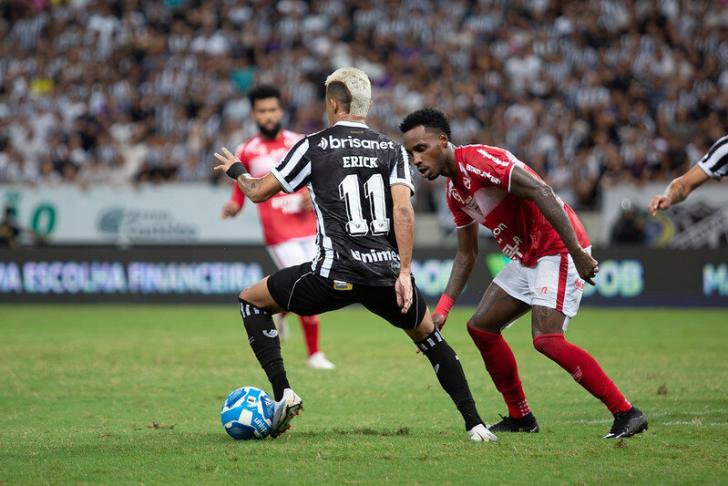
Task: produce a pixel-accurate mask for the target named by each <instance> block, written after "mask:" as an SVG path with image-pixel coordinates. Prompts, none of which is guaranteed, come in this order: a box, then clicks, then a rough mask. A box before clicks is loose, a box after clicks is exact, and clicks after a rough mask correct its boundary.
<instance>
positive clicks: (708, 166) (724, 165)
mask: <svg viewBox="0 0 728 486" xmlns="http://www.w3.org/2000/svg"><path fill="white" fill-rule="evenodd" d="M698 166H699V167H700V168H701V169H703V171H704V172H705V173H706V174H708V175H709V176H710V177H712V178H714V179H720V178H721V177H723V176H724V175H726V174H728V135H725V136H724V137H722V138H720V139H718V141H717V142H715V143H714V144H713V146H712V147H710V150H708V153H707V154H705V155H704V156H703V158H702V159H700V160H699V161H698Z"/></svg>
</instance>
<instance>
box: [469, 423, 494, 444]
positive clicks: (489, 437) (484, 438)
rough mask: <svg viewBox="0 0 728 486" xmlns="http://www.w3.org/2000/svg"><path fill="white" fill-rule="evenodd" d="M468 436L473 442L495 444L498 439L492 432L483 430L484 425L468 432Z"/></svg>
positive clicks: (479, 425)
mask: <svg viewBox="0 0 728 486" xmlns="http://www.w3.org/2000/svg"><path fill="white" fill-rule="evenodd" d="M468 436H469V437H470V440H472V441H473V442H495V441H497V440H498V437H496V436H495V434H494V433H493V432H491V431H490V430H488V429H486V428H485V425H483V424H478V425H476V426H475V427H473V428H472V429H470V430H468Z"/></svg>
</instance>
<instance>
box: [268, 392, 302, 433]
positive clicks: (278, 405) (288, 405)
mask: <svg viewBox="0 0 728 486" xmlns="http://www.w3.org/2000/svg"><path fill="white" fill-rule="evenodd" d="M302 410H303V400H301V397H299V396H298V395H296V392H294V391H293V390H291V389H290V388H286V389H285V390H283V398H281V399H280V400H278V401H277V402H275V404H274V405H273V423H272V424H271V428H270V436H271V437H273V438H275V437H278V436H279V435H281V434H282V433H283V432H285V431H286V430H288V429H290V428H291V420H293V417H295V416H296V415H298V414H299V413H301V411H302Z"/></svg>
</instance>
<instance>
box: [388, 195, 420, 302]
mask: <svg viewBox="0 0 728 486" xmlns="http://www.w3.org/2000/svg"><path fill="white" fill-rule="evenodd" d="M391 190H392V205H393V207H392V218H393V219H394V236H395V238H396V239H397V248H398V250H399V265H400V266H399V277H398V278H397V282H396V283H395V284H394V290H395V292H396V294H397V305H399V307H400V308H401V309H402V313H403V314H406V313H407V311H408V310H409V308H410V306H411V305H412V246H413V245H414V239H415V210H414V208H412V201H411V200H410V198H411V196H412V193H411V191H410V188H409V187H407V186H405V185H403V184H394V185H393V186H392V189H391Z"/></svg>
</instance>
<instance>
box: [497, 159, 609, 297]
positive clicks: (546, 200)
mask: <svg viewBox="0 0 728 486" xmlns="http://www.w3.org/2000/svg"><path fill="white" fill-rule="evenodd" d="M510 192H511V193H513V194H515V195H516V196H518V197H521V198H523V199H529V200H531V201H533V202H535V203H536V205H537V206H538V208H539V209H540V210H541V212H542V213H543V215H544V216H545V217H546V219H547V220H548V222H549V223H551V226H553V228H554V229H555V230H556V232H557V233H558V234H559V236H560V237H561V240H562V241H563V242H564V245H566V248H567V250H569V254H570V255H571V258H573V259H574V266H576V269H577V270H578V272H579V276H580V277H581V278H583V279H584V280H586V281H587V282H589V283H590V284H592V285H594V280H593V278H594V276H595V275H596V274H597V272H598V271H599V263H598V262H597V261H596V260H595V259H594V258H592V256H591V255H590V254H589V253H588V252H587V251H586V250H584V249H583V248H582V247H581V245H580V244H579V239H578V238H577V237H576V232H575V231H574V227H573V226H571V221H569V217H568V216H567V215H566V211H564V207H563V205H562V204H561V202H559V200H558V199H557V198H556V194H554V191H553V189H551V186H549V185H548V184H546V183H545V182H543V181H541V180H538V179H536V178H535V177H534V176H532V175H531V174H529V173H528V172H526V171H525V170H524V169H522V168H521V167H518V166H516V167H513V172H511V185H510Z"/></svg>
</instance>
